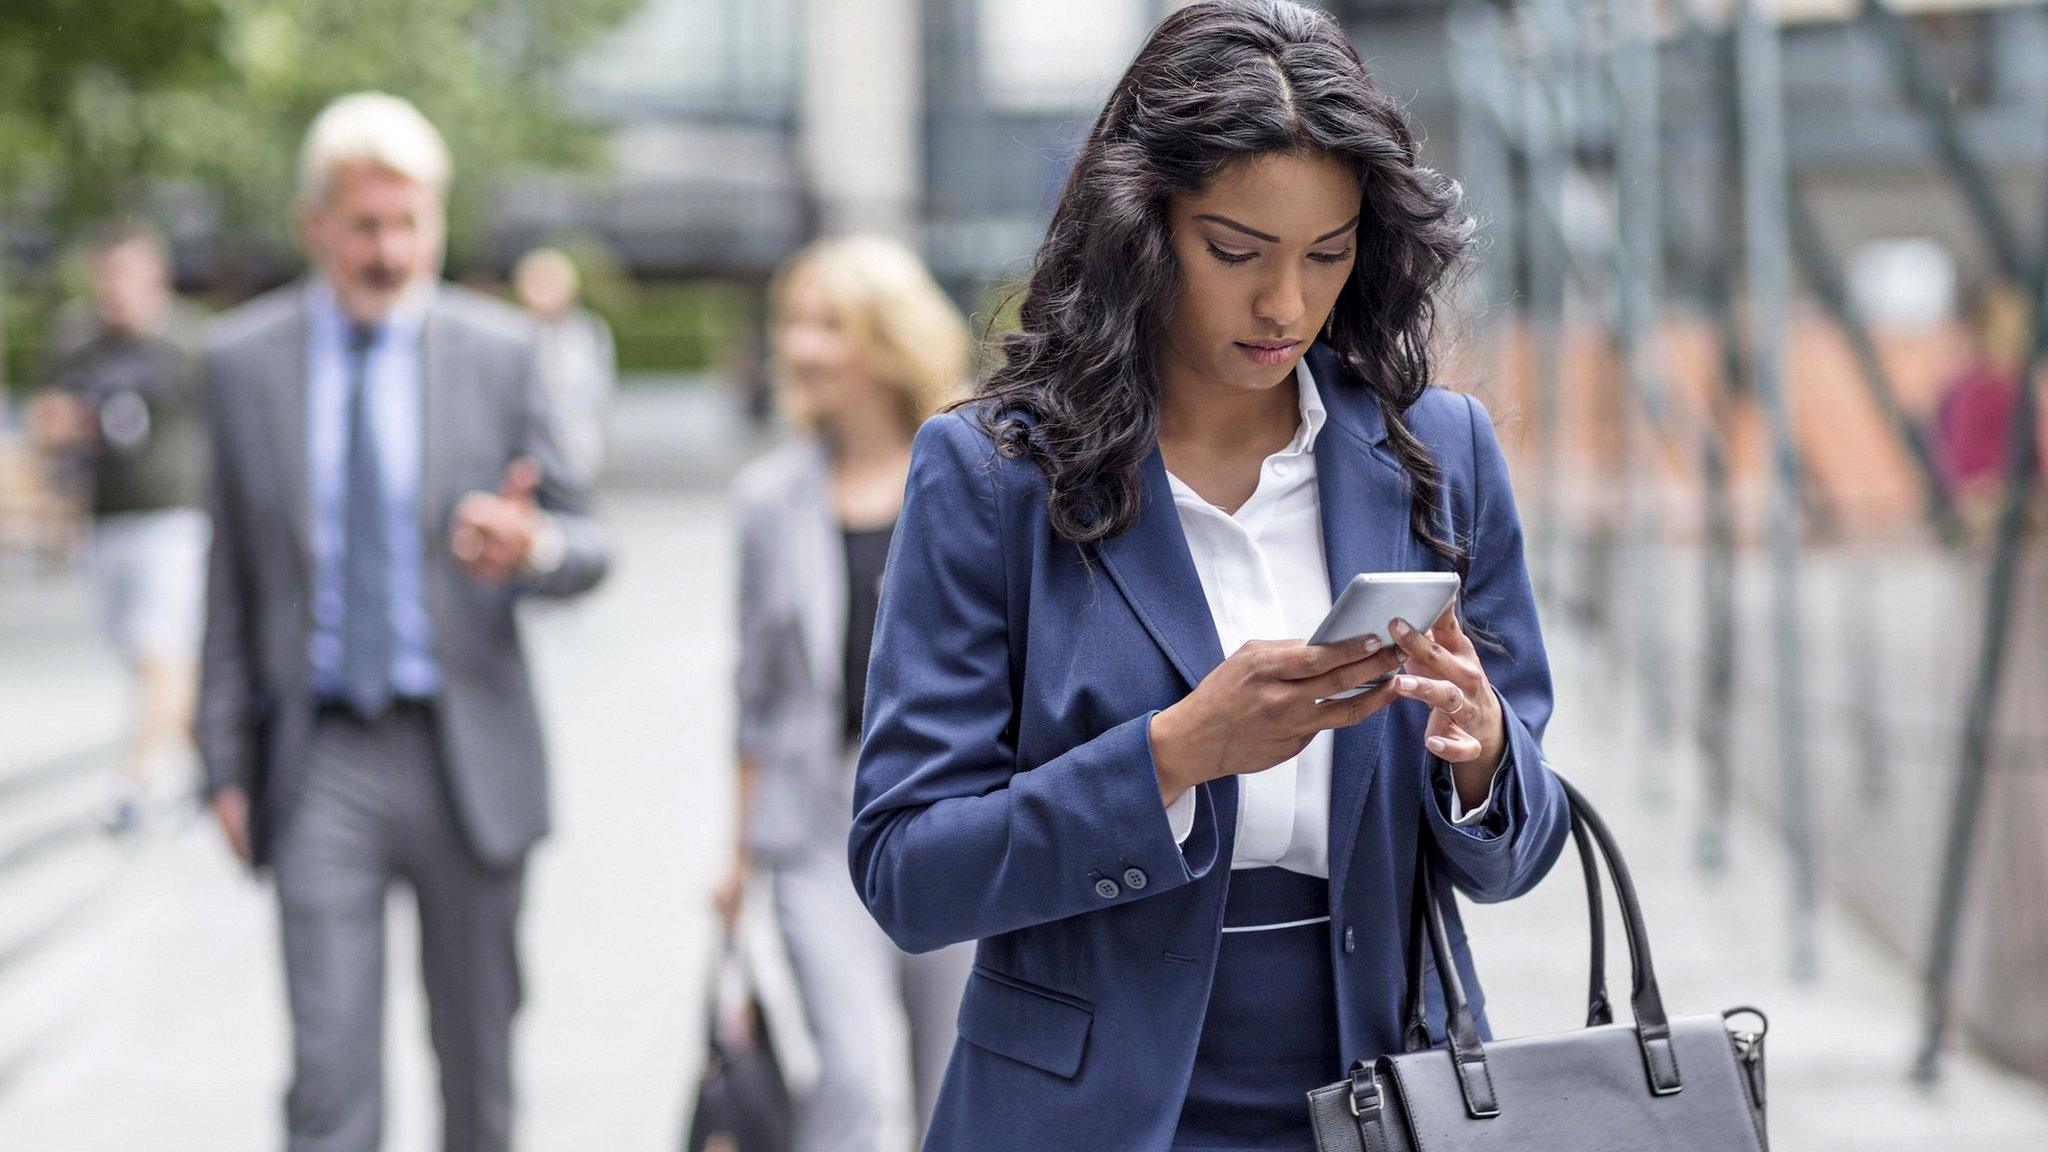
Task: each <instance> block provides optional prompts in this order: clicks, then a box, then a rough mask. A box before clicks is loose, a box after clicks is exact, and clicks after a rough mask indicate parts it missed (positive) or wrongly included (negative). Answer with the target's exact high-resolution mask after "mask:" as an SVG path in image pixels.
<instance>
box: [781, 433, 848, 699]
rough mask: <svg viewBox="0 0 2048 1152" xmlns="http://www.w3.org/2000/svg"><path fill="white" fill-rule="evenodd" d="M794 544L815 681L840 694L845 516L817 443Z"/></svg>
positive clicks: (798, 504)
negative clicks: (837, 509) (836, 510)
mask: <svg viewBox="0 0 2048 1152" xmlns="http://www.w3.org/2000/svg"><path fill="white" fill-rule="evenodd" d="M790 492H791V507H790V510H789V511H790V525H789V528H790V545H791V548H792V550H793V552H794V554H795V555H794V559H795V561H796V562H795V563H793V564H792V565H790V569H789V576H790V578H791V582H792V583H793V584H794V585H795V588H796V600H797V604H796V609H797V617H798V625H799V627H800V628H801V629H802V631H803V639H804V652H805V655H806V656H808V657H809V660H810V666H811V675H812V676H813V677H814V682H815V683H816V684H817V685H818V686H819V687H820V688H823V689H825V690H826V691H828V692H838V691H840V690H841V689H843V688H844V687H845V686H844V685H842V684H841V683H840V681H841V680H842V679H844V678H845V676H846V671H845V667H846V666H845V656H846V652H845V647H846V556H845V553H844V551H843V549H842V548H841V545H840V541H839V517H838V516H837V515H836V514H834V512H833V511H832V474H831V468H830V466H829V465H828V463H827V461H826V459H825V452H824V448H823V446H822V445H815V444H814V445H813V446H812V449H811V452H810V453H809V454H808V455H807V456H806V458H805V462H804V476H803V478H802V480H801V481H800V482H799V483H797V484H795V485H793V486H792V487H791V489H790Z"/></svg>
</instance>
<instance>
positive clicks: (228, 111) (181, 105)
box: [0, 0, 643, 247]
mask: <svg viewBox="0 0 2048 1152" xmlns="http://www.w3.org/2000/svg"><path fill="white" fill-rule="evenodd" d="M642 2H643V0H4V3H0V205H4V206H0V214H5V213H7V212H9V211H19V210H22V209H28V210H32V211H36V212H39V213H41V214H44V215H45V216H47V217H48V218H50V219H52V220H53V221H56V222H58V223H59V224H60V225H61V224H63V223H68V222H73V221H79V220H84V219H90V218H94V217H98V216H102V215H104V214H106V213H107V212H109V211H111V210H115V209H122V208H127V209H134V208H139V207H142V206H143V204H144V201H143V197H144V195H145V189H146V188H153V187H154V188H161V187H165V186H171V185H175V184H177V183H179V182H197V183H199V184H200V185H202V186H204V187H206V188H208V189H210V190H212V191H213V192H214V193H216V194H217V195H218V197H219V203H220V206H221V209H222V210H223V212H224V213H225V217H226V219H225V221H224V223H225V224H226V225H227V227H228V228H229V229H230V230H231V231H232V232H234V233H236V234H239V235H246V236H253V237H256V238H259V239H265V240H269V241H272V242H275V241H279V240H282V239H283V238H284V235H285V232H286V230H287V229H288V227H289V213H288V210H287V205H288V203H289V200H290V196H291V190H292V180H293V170H292V169H293V162H294V158H295V155H296V151H297V148H298V144H299V140H300V137H301V136H302V134H303V133H304V131H305V128H306V125H307V123H308V122H309V121H310V120H311V119H312V116H313V114H314V113H315V112H317V111H318V110H319V108H320V107H321V105H323V104H324V103H326V102H327V101H328V100H329V99H331V98H333V97H334V96H336V95H339V94H341V93H344V92H350V91H355V90H359V89H365V88H375V89H381V90H383V91H387V92H392V93H395V94H397V95H401V96H404V97H406V98H408V99H410V100H412V101H413V102H414V103H416V104H418V105H419V106H420V109H421V110H422V111H423V112H425V113H426V115H427V116H428V118H429V119H431V120H433V121H434V122H435V124H436V125H438V126H439V127H440V128H441V130H442V132H443V134H444V135H445V136H446V137H447V138H448V143H449V147H450V148H451V149H452V150H453V152H454V154H455V163H456V191H455V198H454V202H453V204H452V205H451V208H452V209H453V213H454V223H455V230H456V242H457V245H458V247H459V246H460V245H461V243H462V241H463V239H464V237H466V236H468V235H471V234H473V232H474V229H475V227H476V224H477V216H478V213H477V208H478V207H479V205H480V202H481V201H480V196H481V194H482V193H483V192H485V191H486V190H487V189H488V188H489V187H490V186H491V184H492V182H493V181H494V179H496V178H500V177H503V176H504V175H505V174H507V173H508V172H509V171H511V170H514V169H516V168H517V167H520V166H524V165H532V164H545V165H575V164H580V163H583V162H587V161H589V160H590V159H591V158H592V157H593V156H594V155H595V148H596V145H597V144H598V143H599V138H598V136H597V135H596V134H595V133H593V132H591V131H590V130H589V129H588V128H585V127H583V126H580V125H578V124H577V123H576V122H575V120H574V118H573V117H572V116H571V115H570V114H568V113H567V112H566V111H565V110H564V108H563V104H562V99H561V93H560V91H559V88H558V86H557V80H558V78H559V77H560V75H561V73H562V71H563V69H564V67H565V66H566V65H567V64H568V62H569V61H570V60H571V59H572V58H573V56H574V55H575V54H576V53H577V52H578V51H579V50H581V49H583V48H585V47H587V46H588V45H589V44H590V43H591V41H592V39H593V38H594V37H596V36H597V35H598V34H600V33H601V32H603V31H605V30H607V29H609V28H611V27H612V26H613V25H615V24H616V23H617V22H618V21H619V20H620V19H622V18H623V17H624V16H625V15H626V14H627V13H628V12H630V11H631V10H632V9H633V8H635V7H637V6H638V5H639V4H640V3H642Z"/></svg>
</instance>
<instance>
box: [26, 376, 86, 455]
mask: <svg viewBox="0 0 2048 1152" xmlns="http://www.w3.org/2000/svg"><path fill="white" fill-rule="evenodd" d="M24 415H25V416H26V417H27V423H28V428H29V433H30V435H31V436H33V437H34V439H35V442H36V443H37V444H39V445H41V446H42V447H43V448H44V449H45V450H46V451H53V452H55V451H90V450H91V449H93V448H95V447H97V446H98V444H99V438H100V429H99V421H98V419H97V418H96V417H95V415H94V413H93V409H92V405H90V404H87V403H86V402H85V401H84V400H81V399H79V398H78V397H77V396H74V395H72V394H70V393H68V392H59V391H56V390H54V389H45V390H43V391H41V392H38V393H36V394H35V395H34V396H33V397H31V398H30V399H29V402H28V409H27V411H26V412H25V413H24Z"/></svg>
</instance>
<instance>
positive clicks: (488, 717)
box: [199, 93, 607, 1152]
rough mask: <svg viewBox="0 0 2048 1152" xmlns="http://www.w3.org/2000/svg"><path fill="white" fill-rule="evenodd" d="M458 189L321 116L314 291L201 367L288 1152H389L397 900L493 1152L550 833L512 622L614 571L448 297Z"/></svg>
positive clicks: (241, 333) (468, 1110)
mask: <svg viewBox="0 0 2048 1152" xmlns="http://www.w3.org/2000/svg"><path fill="white" fill-rule="evenodd" d="M449 177H450V165H449V159H448V151H447V148H446V146H445V145H444V143H443V142H442V139H441V137H440V135H439V134H438V133H437V132H436V131H435V129H434V127H433V126H432V125H431V124H429V123H428V122H427V121H426V119H425V118H424V117H422V116H421V115H420V113H419V112H418V111H417V110H416V109H415V108H414V107H413V106H412V105H411V104H409V103H407V102H405V101H403V100H401V99H398V98H396V97H392V96H387V95H383V94H380V93H359V94H356V95H351V96H345V97H342V98H340V99H338V100H336V101H335V102H334V103H332V104H330V105H328V107H327V108H326V109H325V110H323V111H322V112H321V113H320V115H319V116H318V117H317V118H316V119H315V120H314V121H313V124H312V126H311V128H310V129H309V131H308V133H307V137H306V141H305V144H304V147H303V150H302V152H301V155H300V161H299V171H298V180H299V198H298V203H297V229H298V236H299V240H300V243H301V245H302V246H303V247H304V249H305V251H306V253H307V255H308V257H309V258H310V260H311V263H312V266H313V270H312V274H311V275H310V276H308V277H307V278H306V279H304V280H302V281H300V282H298V283H294V284H290V285H287V286H286V287H284V288H282V289H279V290H277V291H275V292H272V293H270V294H269V295H266V296H263V297H259V298H258V299H256V300H254V301H251V302H250V303H249V304H247V305H244V306H243V307H242V308H240V309H238V310H237V311H235V312H234V313H232V314H230V315H229V316H227V317H225V318H224V319H223V320H222V321H221V323H220V325H219V328H218V329H217V331H216V332H215V333H214V335H213V337H212V338H211V339H210V340H209V342H208V346H207V350H206V353H205V361H204V363H205V374H206V381H207V385H208V389H209V399H210V401H211V415H212V419H213V426H214V436H215V444H216V452H215V455H214V494H213V516H214V524H215V532H214V537H213V548H212V552H211V556H210V561H209V573H208V587H207V620H206V637H205V652H204V662H203V679H202V686H201V698H200V709H199V735H200V746H201V750H202V754H203V758H204V761H205V766H206V773H207V787H208V789H209V792H210V795H211V799H212V806H213V810H214V813H215V815H216V817H217V818H218V819H219V822H220V824H221V827H222V829H223V831H224V832H225V834H226V836H227V839H228V842H229V843H230V845H231V846H232V847H233V848H234V850H235V852H236V853H238V854H239V855H241V856H242V857H244V858H245V859H249V860H252V861H254V862H255V863H257V864H259V865H266V866H268V867H269V869H270V870H271V871H272V873H273V874H274V876H275V880H276V888H277V896H278V904H279V910H280V913H281V918H282V936H283V944H284V960H285V976H286V985H287V990H288V993H289V999H290V1009H291V1021H292V1055H293V1064H292V1078H291V1088H290V1092H289V1095H288V1096H287V1099H286V1103H285V1116H286V1123H287V1127H288V1129H289V1143H288V1148H289V1149H290V1150H291V1152H371V1150H373V1149H376V1148H377V1147H378V1145H379V1143H380V1140H381V1128H382V1119H383V1063H382V1060H383V1028H382V1024H383V1020H384V999H383V991H384V954H385V934H384V928H385V898H386V896H387V894H388V893H389V891H390V890H391V888H392V887H393V885H394V884H398V883H404V884H407V885H409V886H410V887H411V888H412V890H413V893H414V896H415V897H416V903H417V906H418V910H419V917H420V962H421V968H422V975H423V976H424V980H425V984H426V992H427V1003H428V1021H429V1025H430V1028H431V1033H432V1039H433V1045H434V1051H435V1054H436V1056H437V1058H438V1061H439V1066H440V1086H441V1099H442V1136H441V1139H442V1147H443V1148H444V1149H446V1150H447V1152H502V1150H503V1149H505V1148H507V1147H509V1145H510V1143H511V1127H512V1113H513V1106H512V1052H511V1035H512V1020H513V1015H514V1011H515V1009H516V1008H517V1007H518V1004H519V998H520V975H519V957H518V942H517V933H518V921H519V911H520V906H521V903H522V900H523V897H524V888H525V884H524V877H525V866H526V859H527V854H528V852H529V850H530V849H531V848H532V847H533V845H534V843H535V842H536V841H537V840H538V839H539V838H540V837H541V836H542V835H543V834H544V833H545V832H546V830H547V827H548V803H547V787H546V781H545V778H544V765H543V751H542V737H541V730H540V721H539V716H538V714H537V712H536V709H535V705H534V698H533V690H532V687H531V684H530V681H529V677H528V673H527V668H526V660H525V657H524V655H523V653H522V650H521V645H520V639H519V634H518V629H517V627H516V624H515V621H514V618H513V607H514V605H515V603H516V602H517V601H518V600H519V599H520V598H521V597H522V596H525V595H541V596H568V595H574V594H576V593H580V592H583V591H585V590H587V589H589V588H590V587H592V586H593V585H595V584H596V583H597V581H598V580H599V579H600V578H601V576H602V575H603V573H604V571H605V568H606V564H607V550H606V547H605V545H604V543H603V541H602V539H601V537H600V535H599V533H598V529H597V525H596V524H595V522H594V521H593V520H592V519H591V518H590V516H589V514H588V512H587V510H586V508H585V504H584V500H583V497H582V495H581V493H580V492H579V491H578V489H577V487H576V486H575V485H574V484H573V483H572V482H571V481H570V479H569V474H568V472H567V471H566V470H565V469H564V468H563V467H562V465H561V461H560V458H559V456H558V455H557V453H556V451H555V448H554V445H553V443H552V433H553V426H552V421H551V419H550V417H549V415H548V411H547V397H546V393H545V391H544V389H543V388H542V386H541V383H540V379H539V376H538V369H537V363H538V362H537V359H536V355H535V345H534V337H533V331H532V326H531V324H530V323H529V322H528V321H527V320H526V318H525V317H523V316H521V315H520V314H519V313H518V312H517V311H516V310H515V309H512V308H510V307H508V306H506V305H504V304H501V303H498V302H496V301H493V300H490V299H488V298H485V297H482V296H479V295H477V294H475V293H473V292H470V291H468V290H466V289H462V288H458V287H456V286H454V285H451V284H443V283H441V282H440V278H439V273H440V267H441V259H442V247H443V237H444V228H445V218H444V212H443V197H444V194H445V192H446V189H447V185H448V181H449Z"/></svg>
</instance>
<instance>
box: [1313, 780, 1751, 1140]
mask: <svg viewBox="0 0 2048 1152" xmlns="http://www.w3.org/2000/svg"><path fill="white" fill-rule="evenodd" d="M1564 788H1565V792H1566V794H1567V795H1568V796H1569V797H1570V798H1571V805H1572V838H1573V840H1574V841H1575V842H1576V843H1577V845H1578V851H1579V864H1580V867H1581V868H1583V869H1584V871H1585V875H1586V898H1587V903H1588V905H1589V907H1590V909H1591V913H1592V937H1593V966H1592V981H1591V985H1590V988H1589V993H1588V1001H1589V1004H1588V1008H1587V1011H1586V1027H1585V1028H1583V1029H1578V1030H1574V1031H1569V1032H1558V1033H1553V1034H1549V1035H1543V1036H1525V1037H1519V1038H1516V1039H1512V1040H1495V1041H1491V1042H1488V1043H1484V1044H1482V1043H1481V1041H1480V1039H1479V1029H1478V1026H1477V1025H1476V1024H1475V1023H1474V1022H1473V1018H1472V1011H1471V1007H1470V1006H1469V1005H1468V1004H1467V1002H1466V1000H1465V989H1464V986H1463V982H1462V981H1461V980H1460V978H1459V976H1458V970H1457V966H1456V965H1455V964H1454V963H1452V959H1451V948H1450V941H1449V938H1448V935H1447V934H1446V932H1445V930H1444V915H1443V907H1442V905H1441V904H1439V903H1438V900H1439V895H1438V889H1437V884H1436V877H1435V866H1434V865H1433V864H1432V863H1431V861H1430V852H1429V842H1428V838H1427V836H1426V835H1425V837H1424V839H1423V842H1422V848H1421V851H1420V853H1419V855H1420V860H1419V862H1418V867H1417V870H1416V891H1415V906H1414V911H1413V913H1412V917H1411V925H1410V929H1409V979H1408V995H1407V1003H1406V1005H1405V1006H1404V1014H1403V1018H1404V1019H1405V1020H1406V1021H1407V1022H1408V1023H1407V1028H1406V1031H1405V1033H1404V1035H1403V1037H1402V1047H1403V1051H1402V1052H1401V1053H1400V1054H1398V1055H1389V1056H1381V1057H1380V1058H1379V1059H1377V1060H1375V1061H1373V1062H1372V1064H1370V1065H1367V1064H1366V1063H1364V1062H1363V1061H1360V1062H1357V1063H1354V1064H1353V1065H1352V1066H1351V1076H1350V1078H1349V1079H1347V1080H1340V1081H1338V1082H1337V1083H1335V1084H1331V1085H1329V1086H1327V1087H1324V1088H1318V1089H1316V1090H1315V1091H1313V1092H1310V1093H1309V1094H1308V1100H1309V1115H1310V1119H1311V1122H1312V1124H1313V1126H1314V1129H1315V1137H1316V1147H1317V1149H1319V1150H1320V1152H1495V1150H1500V1152H1506V1150H1509V1149H1512V1150H1513V1152H1580V1150H1588V1152H1590V1150H1621V1149H1626V1150H1627V1152H1680V1150H1683V1152H1764V1150H1765V1149H1767V1148H1768V1147H1769V1144H1768V1142H1767V1140H1766V1137H1765V1135H1764V1049H1763V1033H1764V1031H1767V1030H1768V1028H1769V1024H1768V1023H1767V1022H1765V1021H1764V1016H1763V1013H1762V1012H1759V1011H1757V1010H1756V1009H1754V1008H1731V1009H1729V1010H1728V1011H1726V1012H1723V1013H1721V1014H1720V1015H1719V1016H1685V1017H1680V1018H1678V1019H1675V1020H1673V1019H1669V1018H1667V1017H1666V1016H1665V1014H1664V1001H1663V999H1662V998H1661V997H1660V996H1659V995H1658V992H1657V974H1656V972H1655V970H1654V969H1653V968H1652V967H1651V964H1650V939H1649V935H1648V933H1647V932H1646V931H1645V930H1644V927H1643V912H1642V908H1641V906H1640V905H1639V904H1638V903H1637V902H1636V891H1635V885H1634V883H1633V882H1632V881H1631V880H1630V879H1629V874H1628V868H1627V866H1626V865H1624V864H1623V863H1622V860H1621V852H1620V850H1619V849H1618V848H1617V847H1616V846H1615V842H1614V836H1613V834H1612V833H1611V832H1609V831H1608V829H1607V825H1606V824H1605V823H1603V822H1602V821H1601V819H1600V817H1599V815H1598V814H1597V813H1596V812H1594V811H1593V809H1592V807H1591V806H1590V805H1588V804H1587V803H1586V799H1585V797H1584V796H1582V795H1580V794H1579V791H1578V790H1577V789H1576V788H1573V787H1572V786H1571V785H1570V784H1568V783H1567V784H1565V785H1564ZM1596 844H1597V846H1598V849H1599V853H1600V855H1601V856H1603V857H1604V858H1605V859H1606V861H1607V870H1608V872H1609V874H1610V875H1612V877H1613V879H1614V890H1615V895H1616V897H1617V902H1618V903H1619V904H1620V907H1621V916H1622V928H1623V930H1624V931H1625V932H1626V933H1627V937H1628V951H1629V960H1630V967H1631V969H1632V972H1631V976H1632V980H1631V987H1630V995H1629V1001H1630V1004H1631V1005H1632V1006H1633V1008H1634V1010H1635V1023H1634V1024H1632V1025H1631V1024H1616V1023H1614V1013H1613V1010H1612V1008H1611V1007H1610V1006H1609V1004H1608V1000H1607V980H1606V973H1605V970H1604V965H1603V963H1602V961H1603V959H1604V956H1605V952H1604V948H1605V943H1606V942H1605V940H1604V938H1603V936H1602V931H1603V928H1602V924H1601V906H1600V874H1599V870H1598V868H1597V866H1596V864H1595V861H1594V859H1593V853H1594V846H1595V845H1596ZM1425 947H1427V948H1428V949H1430V953H1431V955H1433V956H1434V958H1435V960H1436V971H1437V979H1438V981H1439V982H1440V984H1441V986H1442V988H1443V993H1444V1004H1445V1006H1446V1012H1447V1016H1446V1024H1447V1027H1446V1031H1447V1032H1448V1033H1449V1036H1448V1040H1449V1044H1448V1047H1447V1048H1445V1049H1436V1048H1431V1047H1430V1036H1429V1025H1428V1016H1427V1013H1426V1010H1425V1008H1424V1006H1423V995H1422V989H1423V981H1424V979H1425V970H1424V966H1423V951H1422V949H1423V948H1425ZM1738 1015H1750V1016H1754V1017H1756V1019H1757V1021H1758V1022H1759V1024H1760V1028H1759V1030H1758V1031H1757V1032H1754V1033H1751V1032H1730V1031H1729V1030H1728V1026H1727V1020H1728V1019H1729V1018H1731V1017H1734V1016H1738Z"/></svg>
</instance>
